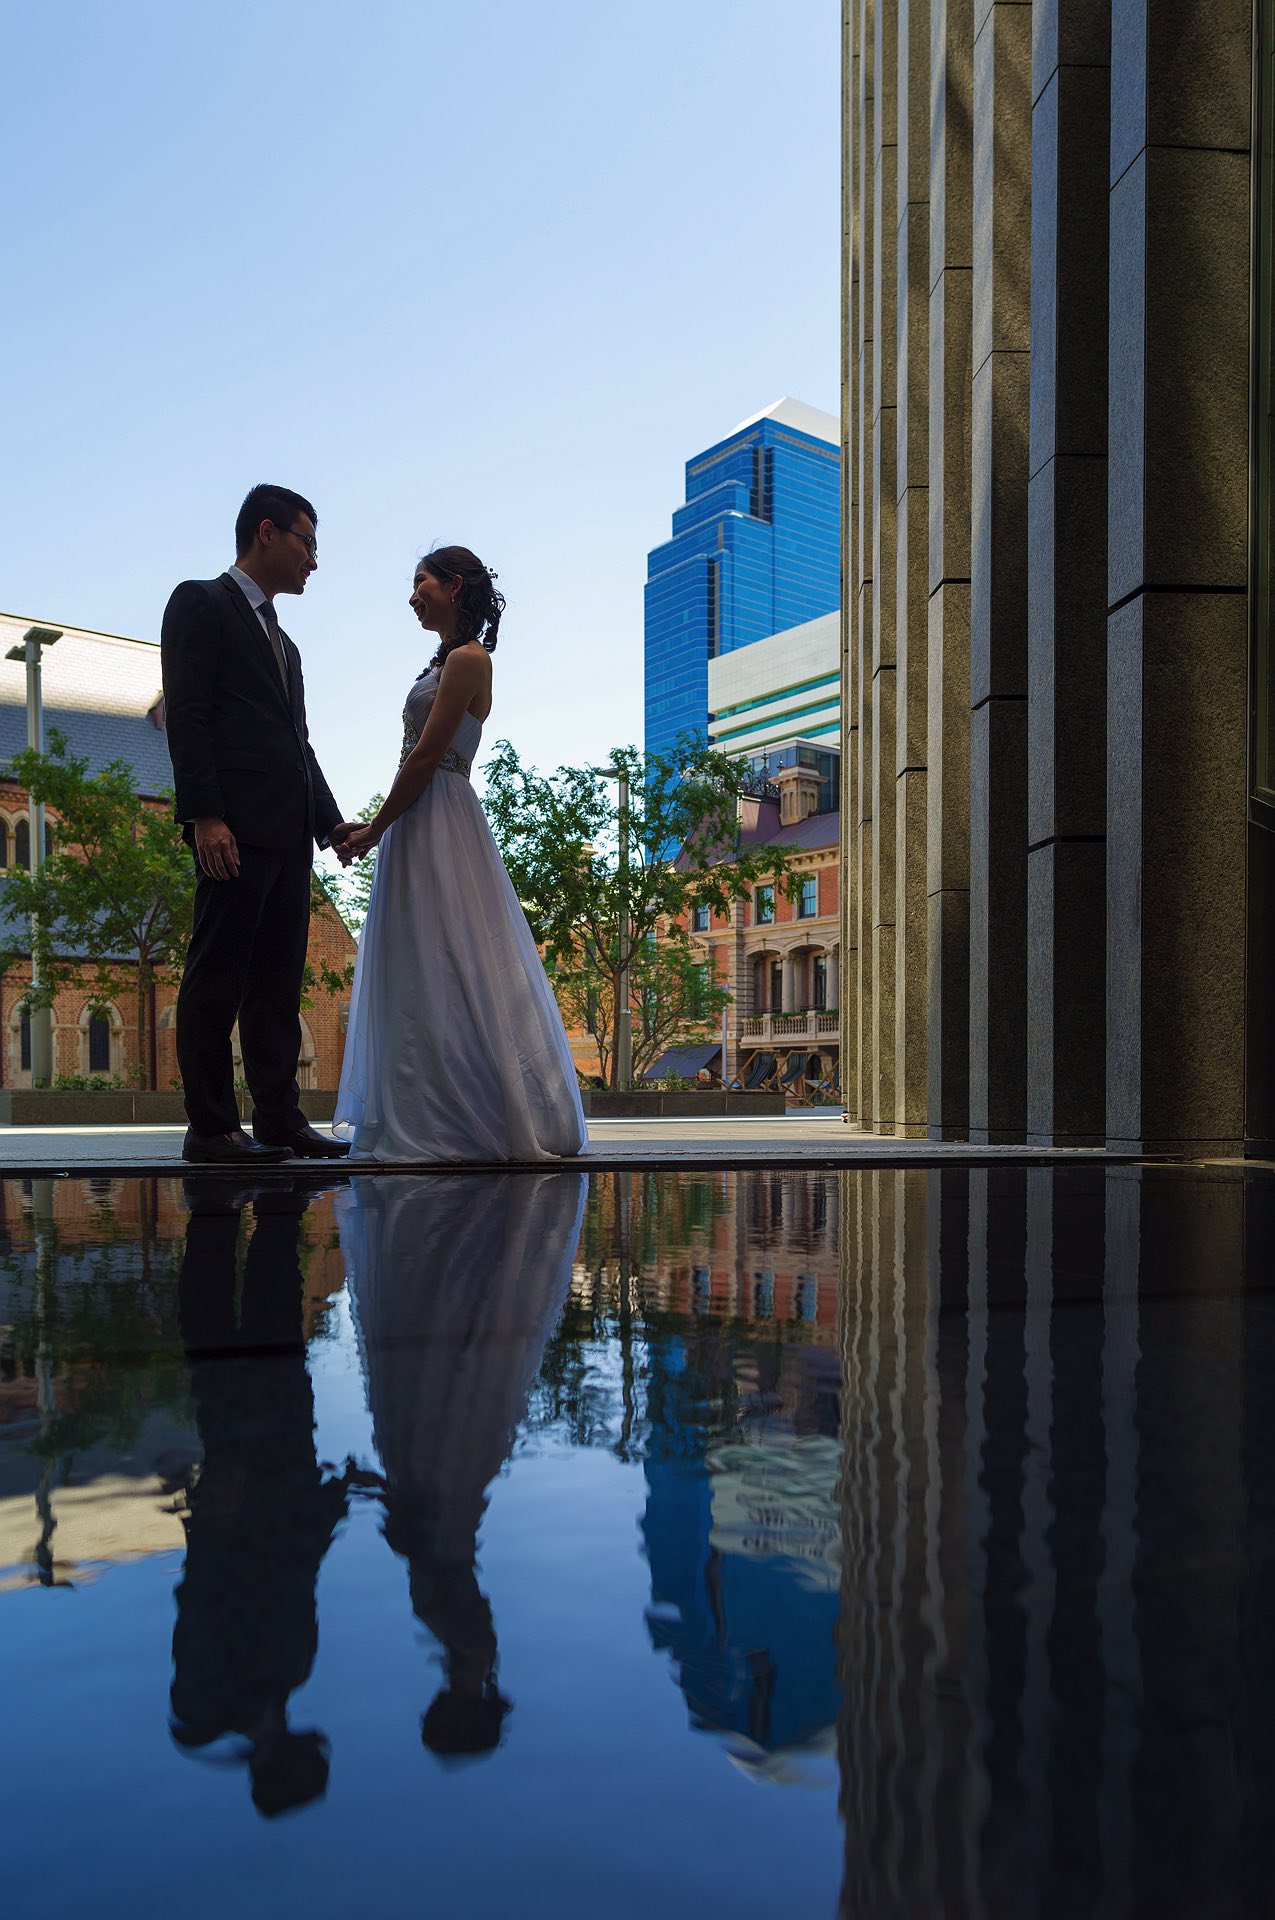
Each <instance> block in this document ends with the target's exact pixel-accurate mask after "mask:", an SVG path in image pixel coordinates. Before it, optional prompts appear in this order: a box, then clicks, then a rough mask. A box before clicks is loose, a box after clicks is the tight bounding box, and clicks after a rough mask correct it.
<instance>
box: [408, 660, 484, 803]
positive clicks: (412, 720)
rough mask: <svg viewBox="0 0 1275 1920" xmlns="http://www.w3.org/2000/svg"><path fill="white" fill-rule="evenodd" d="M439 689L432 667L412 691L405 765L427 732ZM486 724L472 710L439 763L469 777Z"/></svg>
mask: <svg viewBox="0 0 1275 1920" xmlns="http://www.w3.org/2000/svg"><path fill="white" fill-rule="evenodd" d="M437 692H438V675H437V674H436V673H435V672H434V670H433V668H430V669H429V671H428V672H426V673H423V674H422V675H421V676H420V679H419V680H414V681H413V682H412V685H411V688H410V689H409V691H408V695H407V703H406V705H405V706H404V708H403V751H402V753H401V754H400V755H399V761H398V763H399V765H400V767H401V766H402V764H403V762H404V760H406V758H407V756H408V754H409V753H410V752H411V751H412V748H413V747H414V746H415V745H416V742H417V741H418V740H419V739H420V737H421V735H422V733H423V732H424V731H425V722H426V721H427V720H428V719H429V710H430V708H431V707H432V706H433V704H434V696H435V694H436V693H437ZM482 735H483V723H482V721H481V720H477V719H475V717H474V715H473V714H472V713H467V714H465V715H464V716H463V718H462V720H461V723H460V725H459V726H458V727H457V729H456V732H455V733H454V734H453V736H452V743H451V745H450V747H449V748H448V749H447V752H446V753H445V754H444V755H443V757H442V760H441V761H440V763H439V765H440V768H441V770H442V771H444V772H447V773H461V774H463V775H464V776H465V778H466V779H467V780H468V778H469V769H470V767H471V766H472V765H473V760H474V755H475V754H476V753H477V751H478V743H479V741H480V740H481V739H482Z"/></svg>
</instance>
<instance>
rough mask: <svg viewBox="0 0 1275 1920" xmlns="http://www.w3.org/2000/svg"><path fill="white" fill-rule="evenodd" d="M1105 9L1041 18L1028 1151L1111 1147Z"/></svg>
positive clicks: (1056, 3) (1097, 5)
mask: <svg viewBox="0 0 1275 1920" xmlns="http://www.w3.org/2000/svg"><path fill="white" fill-rule="evenodd" d="M1110 53H1111V35H1110V6H1109V0H1050V4H1048V5H1044V4H1038V5H1037V6H1036V8H1035V11H1034V16H1033V46H1032V96H1033V104H1032V238H1031V340H1032V359H1031V428H1030V439H1029V465H1030V469H1031V477H1030V480H1029V482H1028V492H1027V544H1028V553H1029V573H1028V590H1027V686H1028V708H1027V841H1028V854H1027V924H1028V941H1027V1137H1028V1140H1029V1141H1030V1142H1031V1143H1032V1144H1033V1145H1040V1146H1048V1145H1058V1146H1100V1145H1101V1144H1102V1140H1103V1136H1104V1087H1105V1075H1106V1050H1105V1035H1104V1032H1103V1027H1102V1023H1101V1022H1100V1021H1099V1020H1098V1019H1097V1017H1096V1014H1097V1009H1098V1008H1099V1007H1101V1006H1102V1005H1103V1003H1104V998H1105V992H1106V977H1105V976H1106V904H1107V892H1106V889H1107V881H1106V866H1107V861H1106V827H1107V818H1106V814H1107V809H1106V681H1107V635H1106V626H1107V615H1106V577H1107V199H1108V182H1107V171H1108V162H1107V155H1108V147H1109V141H1110V124H1111V110H1110V85H1111V76H1110V71H1109V68H1110Z"/></svg>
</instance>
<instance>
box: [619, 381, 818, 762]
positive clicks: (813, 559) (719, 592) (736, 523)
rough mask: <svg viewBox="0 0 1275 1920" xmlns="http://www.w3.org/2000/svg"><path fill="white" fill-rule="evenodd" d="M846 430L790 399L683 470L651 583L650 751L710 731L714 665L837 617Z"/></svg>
mask: <svg viewBox="0 0 1275 1920" xmlns="http://www.w3.org/2000/svg"><path fill="white" fill-rule="evenodd" d="M839 441H840V431H839V427H838V423H837V421H836V419H835V418H834V417H833V416H832V415H831V414H827V413H821V412H820V411H819V409H818V408H816V407H810V406H806V405H805V404H804V403H803V402H802V401H800V400H791V399H785V400H780V401H777V402H776V404H775V405H774V406H773V407H768V408H767V409H766V411H765V412H764V413H760V414H757V415H755V416H754V417H753V418H752V419H751V420H745V421H742V422H741V424H740V425H739V426H738V427H736V428H735V429H734V431H733V432H732V433H729V434H727V436H726V438H725V439H723V440H720V441H718V442H717V443H716V444H715V445H714V446H711V447H707V448H706V449H705V450H704V452H702V453H699V454H696V455H695V457H694V458H693V459H691V460H689V461H688V462H687V466H686V501H685V504H684V505H683V506H681V507H679V508H678V509H677V511H676V512H675V513H674V515H673V532H672V538H671V539H669V540H667V541H665V542H664V544H663V545H662V546H659V547H656V548H654V549H653V551H652V552H651V554H650V556H649V560H648V570H647V584H646V749H647V752H648V753H667V752H669V751H670V750H671V748H672V747H673V745H674V743H675V741H676V740H677V738H678V736H679V734H683V733H694V734H698V735H699V736H700V737H701V738H703V737H704V736H705V734H706V732H707V729H708V719H709V708H708V663H709V661H710V660H714V659H716V658H718V656H719V655H722V654H726V653H731V652H733V651H734V649H735V648H736V647H744V646H747V645H749V644H750V642H752V641H754V640H764V639H766V638H767V637H768V636H769V635H771V634H775V633H778V632H780V631H781V630H782V629H783V628H786V627H794V626H798V625H800V624H801V623H803V622H805V621H808V620H813V619H815V618H816V617H817V616H818V615H819V614H826V613H831V612H832V611H833V610H834V609H835V608H836V606H837V603H838V598H839V594H840V492H841V490H840V471H839V455H838V448H839Z"/></svg>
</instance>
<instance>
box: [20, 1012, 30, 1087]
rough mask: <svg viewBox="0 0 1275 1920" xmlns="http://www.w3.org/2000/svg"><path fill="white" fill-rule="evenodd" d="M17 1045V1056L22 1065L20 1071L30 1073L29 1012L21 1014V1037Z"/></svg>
mask: <svg viewBox="0 0 1275 1920" xmlns="http://www.w3.org/2000/svg"><path fill="white" fill-rule="evenodd" d="M18 1045H19V1049H20V1051H19V1055H18V1058H19V1061H20V1064H21V1067H22V1071H23V1073H30V1071H31V1015H30V1014H29V1013H24V1014H23V1016H22V1027H21V1039H20V1040H19V1042H18Z"/></svg>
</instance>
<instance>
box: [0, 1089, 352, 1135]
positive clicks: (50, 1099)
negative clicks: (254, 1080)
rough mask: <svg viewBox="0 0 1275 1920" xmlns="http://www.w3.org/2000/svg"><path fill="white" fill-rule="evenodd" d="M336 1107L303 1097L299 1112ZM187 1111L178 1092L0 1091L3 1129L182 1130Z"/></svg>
mask: <svg viewBox="0 0 1275 1920" xmlns="http://www.w3.org/2000/svg"><path fill="white" fill-rule="evenodd" d="M335 1108H336V1094H335V1092H330V1093H323V1092H315V1093H303V1094H302V1095H301V1111H302V1112H303V1113H304V1115H305V1117H306V1119H307V1120H330V1119H331V1118H332V1115H333V1112H334V1111H335ZM251 1114H252V1100H251V1098H250V1096H249V1095H248V1094H246V1093H244V1094H240V1096H239V1117H240V1119H241V1120H244V1121H247V1120H248V1119H249V1117H250V1116H251ZM185 1124H186V1109H185V1107H184V1106H183V1105H182V1097H181V1095H180V1093H176V1092H174V1091H173V1090H172V1089H171V1088H166V1089H163V1090H161V1091H158V1092H155V1093H132V1092H129V1091H128V1090H127V1089H126V1090H125V1091H123V1092H121V1093H71V1092H64V1091H63V1090H62V1089H61V1088H40V1087H4V1088H0V1127H184V1126H185Z"/></svg>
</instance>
